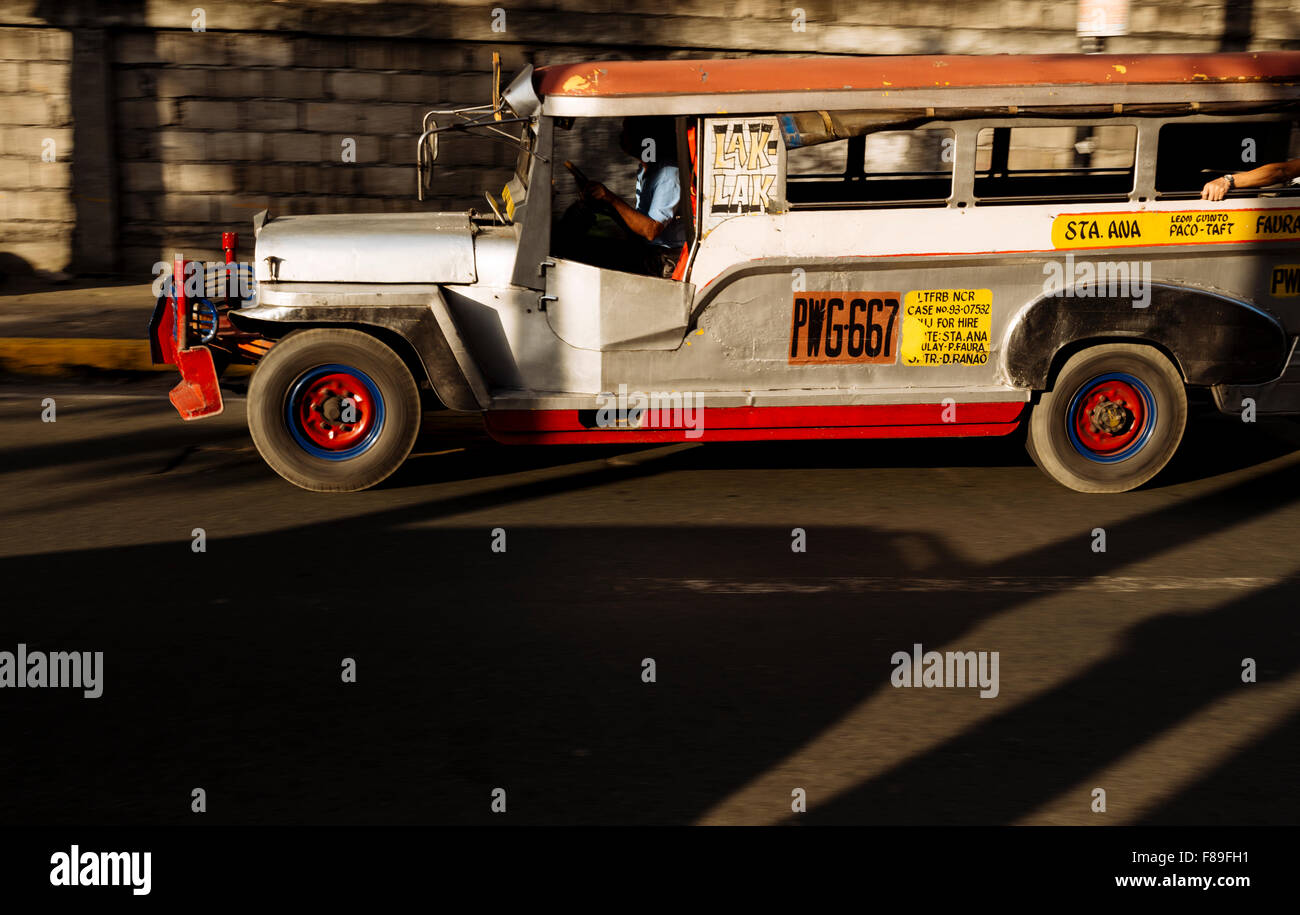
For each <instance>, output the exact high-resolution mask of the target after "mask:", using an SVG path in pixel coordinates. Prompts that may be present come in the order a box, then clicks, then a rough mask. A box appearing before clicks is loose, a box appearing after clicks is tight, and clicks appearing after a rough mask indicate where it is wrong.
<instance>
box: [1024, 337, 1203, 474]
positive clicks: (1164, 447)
mask: <svg viewBox="0 0 1300 915" xmlns="http://www.w3.org/2000/svg"><path fill="white" fill-rule="evenodd" d="M1108 375H1119V376H1121V377H1120V379H1119V380H1120V381H1124V379H1133V380H1135V381H1136V382H1138V383H1137V384H1131V385H1129V389H1130V390H1132V391H1134V392H1135V393H1137V394H1138V395H1139V396H1138V400H1139V402H1140V405H1141V408H1142V409H1143V410H1144V411H1145V415H1146V424H1145V425H1144V424H1143V423H1142V422H1139V421H1136V420H1135V419H1134V417H1135V414H1134V413H1132V412H1125V410H1126V409H1127V408H1121V409H1120V410H1118V411H1116V412H1115V413H1114V414H1113V415H1107V420H1108V421H1109V422H1111V423H1114V424H1115V425H1114V428H1115V429H1117V430H1121V431H1120V432H1119V433H1118V436H1117V437H1116V438H1115V439H1114V441H1116V442H1120V443H1123V442H1130V444H1127V445H1125V447H1123V448H1120V449H1119V450H1117V451H1115V452H1113V453H1111V454H1106V453H1104V452H1103V451H1102V450H1101V449H1097V450H1095V451H1094V450H1092V449H1091V448H1090V447H1089V442H1088V441H1085V439H1084V438H1081V437H1080V436H1081V435H1082V433H1079V432H1072V428H1075V426H1074V423H1075V418H1074V417H1072V416H1071V415H1070V414H1071V412H1072V409H1073V412H1075V413H1077V414H1078V415H1079V416H1094V415H1097V414H1095V413H1085V412H1084V409H1085V408H1084V406H1083V404H1086V403H1087V402H1088V400H1087V395H1088V392H1090V391H1094V390H1097V385H1098V384H1103V383H1104V382H1101V381H1100V379H1103V378H1105V377H1106V376H1108ZM1125 383H1127V382H1125ZM1143 388H1145V391H1144V390H1143ZM1076 397H1078V398H1079V399H1078V401H1076ZM1148 401H1149V402H1148ZM1116 402H1117V403H1123V401H1122V400H1119V401H1116ZM1124 418H1127V420H1128V425H1125V424H1124ZM1085 422H1086V421H1085ZM1186 425H1187V389H1186V387H1185V386H1184V385H1183V378H1182V375H1180V374H1179V372H1178V369H1177V368H1176V367H1175V366H1174V364H1173V363H1172V362H1170V361H1169V359H1168V358H1166V357H1165V355H1164V354H1163V353H1161V352H1160V351H1159V350H1157V349H1155V348H1154V347H1151V346H1144V345H1142V344H1135V343H1106V344H1102V345H1099V346H1093V347H1089V348H1088V349H1086V350H1082V351H1081V352H1078V353H1075V354H1074V355H1073V356H1071V357H1070V358H1069V359H1068V360H1066V362H1065V365H1063V366H1061V370H1060V371H1059V372H1058V373H1057V374H1056V377H1055V379H1054V380H1053V382H1052V387H1051V389H1050V390H1048V391H1046V392H1044V393H1043V395H1042V396H1041V398H1040V399H1039V401H1038V403H1037V404H1035V405H1034V408H1033V410H1032V412H1031V413H1030V415H1029V429H1028V435H1027V436H1026V440H1025V447H1026V448H1027V450H1028V451H1029V455H1030V457H1032V458H1033V459H1034V463H1035V464H1037V465H1038V466H1039V468H1040V469H1042V471H1043V472H1044V473H1046V474H1047V475H1048V476H1049V477H1051V478H1052V479H1054V480H1056V481H1057V482H1058V483H1061V484H1063V485H1065V486H1068V487H1069V488H1070V489H1073V490H1076V491H1078V492H1127V491H1128V490H1130V489H1135V488H1137V487H1138V486H1141V485H1142V484H1143V483H1146V482H1147V481H1148V480H1150V479H1151V478H1152V477H1154V476H1155V475H1156V474H1158V473H1159V472H1160V471H1161V470H1163V469H1164V467H1165V465H1166V464H1168V463H1169V459H1170V458H1172V457H1173V456H1174V452H1175V451H1177V450H1178V445H1179V443H1180V442H1181V441H1182V439H1183V430H1184V428H1185V427H1186ZM1096 428H1101V427H1096ZM1129 429H1133V432H1132V438H1131V439H1126V438H1124V436H1125V435H1126V434H1128V430H1129ZM1072 436H1073V437H1072ZM1102 437H1104V435H1103V436H1102ZM1076 441H1078V442H1079V444H1076ZM1090 455H1091V456H1090Z"/></svg>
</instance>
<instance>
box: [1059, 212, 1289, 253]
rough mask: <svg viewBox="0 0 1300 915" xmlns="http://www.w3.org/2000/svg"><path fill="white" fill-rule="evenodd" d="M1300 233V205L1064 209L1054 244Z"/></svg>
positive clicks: (1187, 241)
mask: <svg viewBox="0 0 1300 915" xmlns="http://www.w3.org/2000/svg"><path fill="white" fill-rule="evenodd" d="M1284 239H1300V208H1288V209H1269V210H1264V209H1257V210H1183V211H1180V212H1175V213H1171V212H1164V213H1062V214H1061V215H1060V216H1057V217H1056V218H1055V219H1054V220H1052V247H1053V248H1132V247H1136V246H1141V245H1213V244H1224V243H1228V242H1248V241H1279V240H1284Z"/></svg>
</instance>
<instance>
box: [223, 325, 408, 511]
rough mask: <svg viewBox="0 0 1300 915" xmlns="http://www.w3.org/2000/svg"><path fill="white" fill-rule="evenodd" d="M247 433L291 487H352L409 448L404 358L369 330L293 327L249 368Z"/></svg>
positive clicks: (389, 468) (381, 475)
mask: <svg viewBox="0 0 1300 915" xmlns="http://www.w3.org/2000/svg"><path fill="white" fill-rule="evenodd" d="M248 430H249V432H250V433H251V434H252V436H253V444H255V445H256V446H257V450H258V452H259V453H260V454H261V455H262V458H263V459H264V460H265V461H266V463H267V464H269V465H270V466H271V469H272V470H274V471H275V472H276V473H278V474H279V475H280V476H282V477H284V478H285V479H286V480H288V481H289V482H290V483H293V484H294V485H295V486H301V487H302V488H303V489H309V490H312V491H313V492H356V491H358V490H362V489H368V488H370V487H371V486H374V485H376V484H377V483H379V482H381V481H382V480H384V479H385V478H387V477H388V475H389V474H391V473H392V472H393V471H394V470H396V469H397V468H398V467H400V466H401V465H402V462H403V461H405V460H406V458H407V455H409V454H410V453H411V449H412V447H414V445H415V438H416V435H417V434H418V433H419V431H420V393H419V390H418V389H417V388H416V385H415V379H414V378H412V377H411V373H410V371H409V370H408V369H407V367H406V364H405V363H403V362H402V360H401V359H400V358H399V357H398V355H397V354H396V353H394V352H393V351H392V350H391V349H390V348H389V347H388V346H386V345H385V344H384V343H382V342H381V341H379V340H377V339H376V338H374V337H372V336H370V335H369V334H365V333H362V332H361V331H357V330H350V329H347V328H335V327H329V328H312V329H309V330H299V331H294V332H293V333H291V334H289V335H288V336H287V337H285V338H284V339H283V340H281V341H280V342H279V343H277V344H276V345H275V347H274V348H272V350H271V351H270V352H269V353H267V354H266V356H265V357H264V358H263V359H262V361H261V362H260V363H259V364H258V366H257V370H256V371H255V372H254V373H253V378H252V381H251V382H250V383H249V386H248Z"/></svg>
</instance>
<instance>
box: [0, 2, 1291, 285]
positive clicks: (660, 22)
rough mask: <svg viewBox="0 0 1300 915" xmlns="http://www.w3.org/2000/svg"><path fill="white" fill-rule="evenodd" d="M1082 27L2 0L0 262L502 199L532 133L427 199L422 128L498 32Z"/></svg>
mask: <svg viewBox="0 0 1300 915" xmlns="http://www.w3.org/2000/svg"><path fill="white" fill-rule="evenodd" d="M200 8H201V10H202V13H203V15H202V20H203V21H202V22H198V21H197V20H196V14H195V12H194V11H195V10H196V9H200ZM199 26H201V27H202V30H201V31H195V29H196V28H197V27H199ZM1074 28H1075V4H1074V3H1072V2H1069V0H967V2H963V3H953V2H951V0H913V2H909V3H902V4H900V3H885V2H861V0H786V2H776V0H738V2H733V3H727V4H719V3H715V2H713V0H669V2H668V3H665V4H660V5H659V6H658V7H657V8H655V9H653V10H646V9H642V8H637V7H632V6H629V5H628V4H626V3H621V2H616V0H522V2H519V3H512V4H506V3H505V2H504V0H489V2H486V3H482V2H470V0H405V2H401V0H390V2H376V0H285V2H275V3H270V2H263V0H192V2H191V0H186V2H183V3H182V2H167V0H150V2H145V0H59V2H56V0H0V260H3V257H5V256H8V257H10V258H15V257H16V258H22V259H23V260H24V261H26V262H28V263H30V264H31V265H32V266H34V267H36V268H38V269H43V270H76V271H80V272H104V271H110V270H111V271H116V272H121V273H126V274H135V275H139V274H140V273H141V272H144V271H148V270H149V268H150V267H151V265H152V264H153V263H154V262H155V261H158V260H165V259H167V258H168V257H169V255H170V253H171V252H172V251H173V250H183V251H185V252H186V253H187V254H190V255H192V256H196V257H205V258H215V257H217V255H218V254H219V252H218V250H217V245H218V238H219V233H220V232H221V231H222V230H230V229H235V230H239V231H242V232H245V233H247V232H248V231H249V229H250V220H251V218H252V216H253V214H254V213H256V212H257V211H258V210H260V209H263V208H265V207H267V206H270V207H271V208H272V209H273V211H274V212H276V213H309V212H326V211H332V212H376V211H400V210H413V209H417V208H422V207H431V208H439V209H448V208H450V209H463V208H466V207H470V206H474V207H478V208H480V209H482V208H483V207H484V206H485V204H484V203H483V201H482V191H483V190H488V189H491V190H493V191H497V190H499V188H500V186H501V185H502V184H503V183H504V182H505V180H506V178H507V177H508V172H509V166H510V164H511V163H512V162H513V155H512V153H511V151H510V150H509V149H507V148H506V147H504V146H501V145H499V144H495V143H492V142H489V141H483V140H473V139H467V138H459V137H458V138H453V139H450V140H447V141H445V142H444V143H443V144H442V151H441V156H440V158H439V162H438V167H437V172H436V179H435V181H436V184H435V195H434V197H433V199H432V200H431V201H429V202H428V203H427V204H423V205H422V204H419V203H417V202H416V200H415V172H414V157H415V140H416V137H417V136H418V133H419V126H420V118H421V116H422V115H423V113H424V112H425V111H426V110H428V109H429V108H433V107H450V106H453V105H466V104H479V103H482V102H485V101H486V100H487V99H488V93H489V90H490V68H491V53H492V51H494V50H497V51H500V52H501V53H502V57H503V60H504V70H505V71H506V73H507V75H508V74H509V73H511V72H513V71H514V70H516V69H517V68H518V67H520V66H522V65H523V64H524V63H533V64H535V65H543V64H547V63H558V62H570V61H577V60H588V59H615V58H618V59H628V58H665V57H719V56H743V55H749V54H757V53H783V54H794V55H812V54H827V53H830V54H905V53H911V54H937V53H1000V52H1008V53H1030V52H1068V51H1074V50H1077V49H1078V39H1077V38H1076V36H1075V33H1074ZM1131 29H1132V34H1130V35H1128V36H1125V37H1123V38H1116V39H1111V41H1110V44H1109V46H1108V50H1113V51H1118V52H1135V53H1148V52H1162V51H1165V52H1167V51H1216V50H1222V49H1252V50H1253V49H1260V50H1267V49H1275V48H1300V0H1133V4H1132V16H1131ZM47 138H49V139H52V140H53V141H54V148H55V149H56V150H57V159H56V161H54V162H42V160H41V151H42V147H41V144H42V143H43V142H44V141H45V140H46V139H47ZM346 140H352V141H355V159H356V160H355V162H344V161H343V151H344V142H345V141H346ZM74 143H75V144H76V147H77V148H74ZM78 149H80V151H81V153H82V155H81V157H80V159H78V156H77V152H78ZM596 159H597V157H595V156H593V157H592V158H591V159H590V160H589V161H596ZM608 164H609V167H610V168H617V167H619V166H620V165H621V164H622V163H621V162H619V160H618V159H617V154H616V153H612V152H611V156H610V159H609V161H608ZM0 269H4V268H3V265H2V264H0Z"/></svg>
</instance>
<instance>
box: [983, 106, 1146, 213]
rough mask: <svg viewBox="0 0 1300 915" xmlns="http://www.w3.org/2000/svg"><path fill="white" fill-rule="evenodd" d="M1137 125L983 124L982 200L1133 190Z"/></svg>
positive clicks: (1120, 194)
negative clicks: (1009, 125) (1022, 125)
mask: <svg viewBox="0 0 1300 915" xmlns="http://www.w3.org/2000/svg"><path fill="white" fill-rule="evenodd" d="M1136 151H1137V128H1136V127H1134V126H1132V125H1115V124H1108V125H1090V126H1082V127H986V128H984V129H983V130H981V131H980V132H979V135H978V137H977V139H976V145H975V196H976V198H978V199H979V200H980V201H981V202H983V203H1020V202H1025V201H1037V200H1097V199H1104V198H1110V199H1119V200H1122V199H1125V198H1126V197H1127V196H1128V194H1129V192H1130V191H1132V190H1133V163H1134V160H1135V157H1136Z"/></svg>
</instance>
